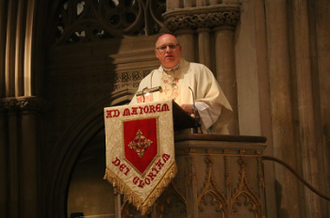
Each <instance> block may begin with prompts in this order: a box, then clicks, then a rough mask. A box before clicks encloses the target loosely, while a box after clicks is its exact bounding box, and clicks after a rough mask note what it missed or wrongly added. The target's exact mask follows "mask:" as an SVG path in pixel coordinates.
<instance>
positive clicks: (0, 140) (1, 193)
mask: <svg viewBox="0 0 330 218" xmlns="http://www.w3.org/2000/svg"><path fill="white" fill-rule="evenodd" d="M7 147H8V143H7V125H6V113H5V109H4V105H3V104H2V102H0V217H8V202H7V197H8V186H7V184H8V183H7V181H8V180H7V178H8V175H7V169H8V166H7V161H8V160H7V156H8V152H7Z"/></svg>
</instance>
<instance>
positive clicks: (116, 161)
mask: <svg viewBox="0 0 330 218" xmlns="http://www.w3.org/2000/svg"><path fill="white" fill-rule="evenodd" d="M112 163H113V165H115V166H116V167H117V166H119V164H120V160H119V159H118V157H116V160H114V161H112Z"/></svg>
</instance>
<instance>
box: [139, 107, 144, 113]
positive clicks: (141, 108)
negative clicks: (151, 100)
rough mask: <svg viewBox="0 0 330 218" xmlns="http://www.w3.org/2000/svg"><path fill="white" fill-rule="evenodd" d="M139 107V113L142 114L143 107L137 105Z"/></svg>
mask: <svg viewBox="0 0 330 218" xmlns="http://www.w3.org/2000/svg"><path fill="white" fill-rule="evenodd" d="M139 109H140V114H143V113H142V112H143V107H141V106H139Z"/></svg>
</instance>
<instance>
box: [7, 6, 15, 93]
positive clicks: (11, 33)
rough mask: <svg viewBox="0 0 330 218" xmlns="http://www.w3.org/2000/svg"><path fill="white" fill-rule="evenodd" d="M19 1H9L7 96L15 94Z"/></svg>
mask: <svg viewBox="0 0 330 218" xmlns="http://www.w3.org/2000/svg"><path fill="white" fill-rule="evenodd" d="M17 7H18V6H17V1H16V0H14V1H8V17H7V35H6V53H5V54H6V58H5V84H6V96H7V97H14V96H15V43H16V41H15V39H16V22H17Z"/></svg>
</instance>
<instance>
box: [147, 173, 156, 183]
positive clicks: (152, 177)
mask: <svg viewBox="0 0 330 218" xmlns="http://www.w3.org/2000/svg"><path fill="white" fill-rule="evenodd" d="M157 172H158V171H157ZM148 176H149V178H150V179H151V181H152V180H154V178H155V177H156V175H155V174H153V173H152V172H150V173H149V174H148Z"/></svg>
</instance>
